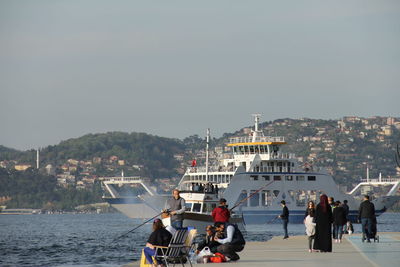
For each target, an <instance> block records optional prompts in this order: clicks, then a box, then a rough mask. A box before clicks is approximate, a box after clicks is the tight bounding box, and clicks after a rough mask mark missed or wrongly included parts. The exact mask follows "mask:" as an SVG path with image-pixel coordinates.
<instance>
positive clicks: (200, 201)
mask: <svg viewBox="0 0 400 267" xmlns="http://www.w3.org/2000/svg"><path fill="white" fill-rule="evenodd" d="M180 196H181V197H182V198H183V199H185V202H186V211H185V213H184V216H183V218H184V220H183V227H194V228H196V229H197V232H198V233H199V234H204V233H205V229H206V226H207V225H210V224H214V221H213V217H212V216H211V213H212V211H213V210H214V208H216V207H217V206H218V204H219V198H218V193H216V192H215V191H204V192H199V191H194V190H183V191H180ZM162 221H163V223H164V225H166V226H168V225H171V220H170V217H169V215H167V214H166V213H163V215H162ZM229 222H230V223H233V224H237V226H238V227H239V229H241V230H244V220H243V216H241V215H240V214H235V213H232V211H231V218H230V220H229Z"/></svg>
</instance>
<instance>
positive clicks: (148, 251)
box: [143, 219, 172, 267]
mask: <svg viewBox="0 0 400 267" xmlns="http://www.w3.org/2000/svg"><path fill="white" fill-rule="evenodd" d="M171 238H172V235H171V233H170V232H168V231H167V230H166V229H165V228H164V225H163V223H162V221H161V220H160V219H155V220H154V222H153V232H152V233H151V234H150V237H149V239H148V240H147V243H146V247H145V248H144V249H143V252H144V256H145V257H146V260H147V262H148V263H150V264H151V265H152V266H153V267H155V266H157V265H156V264H155V263H154V262H153V258H152V257H153V256H155V254H156V248H155V246H163V247H167V246H168V245H169V242H170V241H171Z"/></svg>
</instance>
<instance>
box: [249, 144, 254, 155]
mask: <svg viewBox="0 0 400 267" xmlns="http://www.w3.org/2000/svg"><path fill="white" fill-rule="evenodd" d="M249 150H250V154H254V146H249Z"/></svg>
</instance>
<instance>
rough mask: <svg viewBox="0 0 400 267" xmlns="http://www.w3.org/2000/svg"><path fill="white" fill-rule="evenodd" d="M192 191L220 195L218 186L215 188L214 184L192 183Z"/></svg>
mask: <svg viewBox="0 0 400 267" xmlns="http://www.w3.org/2000/svg"><path fill="white" fill-rule="evenodd" d="M191 190H192V192H199V193H215V194H218V185H215V186H214V185H213V184H212V183H206V184H203V183H192V186H191Z"/></svg>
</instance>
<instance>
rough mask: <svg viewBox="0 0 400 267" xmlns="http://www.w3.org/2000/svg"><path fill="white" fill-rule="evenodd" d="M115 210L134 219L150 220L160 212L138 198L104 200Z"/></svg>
mask: <svg viewBox="0 0 400 267" xmlns="http://www.w3.org/2000/svg"><path fill="white" fill-rule="evenodd" d="M104 200H105V201H107V202H108V203H109V204H110V205H111V206H112V207H113V208H115V209H117V210H118V211H119V212H121V213H123V214H124V215H126V216H128V217H129V218H132V219H148V218H152V217H154V216H156V215H157V214H159V212H158V211H157V210H155V209H153V208H152V207H151V206H149V205H148V204H146V203H144V202H143V201H141V200H140V199H138V198H104Z"/></svg>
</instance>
